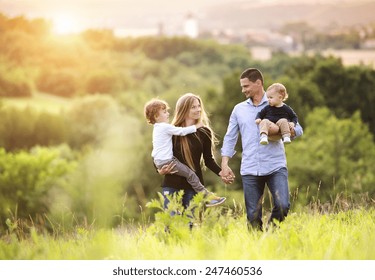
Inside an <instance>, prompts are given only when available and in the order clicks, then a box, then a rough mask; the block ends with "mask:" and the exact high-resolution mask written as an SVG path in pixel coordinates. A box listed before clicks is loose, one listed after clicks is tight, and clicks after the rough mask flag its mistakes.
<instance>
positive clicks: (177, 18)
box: [0, 0, 354, 33]
mask: <svg viewBox="0 0 375 280" xmlns="http://www.w3.org/2000/svg"><path fill="white" fill-rule="evenodd" d="M244 1H246V0H0V12H1V13H3V14H5V15H6V16H9V17H13V16H19V15H23V16H26V17H27V18H38V17H42V18H45V19H47V20H51V21H52V22H53V23H54V25H55V29H56V31H57V32H61V33H63V32H66V33H68V32H80V31H82V30H85V29H88V28H111V29H112V28H113V29H115V28H149V27H156V26H157V24H158V23H160V22H163V23H165V24H166V25H173V24H175V23H177V22H182V21H183V18H184V17H186V16H187V14H188V13H193V14H194V15H195V16H196V17H198V18H204V17H205V13H206V12H207V11H208V10H209V9H210V7H213V6H214V5H220V4H223V3H232V4H233V5H235V4H236V3H238V2H244ZM329 1H330V2H334V3H341V2H348V1H354V0H324V1H323V0H251V1H249V0H247V1H246V2H248V3H249V4H250V3H251V5H272V4H274V3H286V2H296V3H302V2H305V3H319V2H325V3H327V2H329Z"/></svg>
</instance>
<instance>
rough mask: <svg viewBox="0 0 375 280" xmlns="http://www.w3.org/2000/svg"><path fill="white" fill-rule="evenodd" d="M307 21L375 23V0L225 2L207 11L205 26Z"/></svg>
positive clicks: (266, 25)
mask: <svg viewBox="0 0 375 280" xmlns="http://www.w3.org/2000/svg"><path fill="white" fill-rule="evenodd" d="M296 21H305V22H307V23H309V24H310V25H311V26H313V27H315V28H316V29H322V28H326V27H327V26H340V27H347V26H353V25H357V24H368V23H375V1H372V2H362V3H361V2H358V3H356V2H350V3H349V2H347V3H340V4H336V5H335V4H332V3H327V4H326V3H317V4H276V5H269V6H265V5H254V4H252V3H251V2H250V1H249V2H245V1H244V2H241V3H236V4H235V5H233V4H222V5H217V6H214V7H211V9H210V10H209V11H207V14H206V18H205V21H204V22H202V24H201V26H202V28H209V29H212V28H219V29H222V28H232V29H237V28H239V29H243V28H267V29H269V28H277V27H280V26H281V25H283V24H284V23H286V22H296Z"/></svg>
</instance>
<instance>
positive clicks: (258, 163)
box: [221, 94, 303, 176]
mask: <svg viewBox="0 0 375 280" xmlns="http://www.w3.org/2000/svg"><path fill="white" fill-rule="evenodd" d="M267 104H268V100H267V97H266V94H264V95H263V98H262V101H261V102H260V104H259V105H258V106H255V105H254V104H253V102H252V100H251V99H250V98H249V99H247V100H246V101H244V102H241V103H239V104H237V105H236V106H235V107H234V109H233V111H232V114H231V116H230V118H229V125H228V129H227V132H226V134H225V136H224V141H223V147H222V149H221V155H222V156H228V157H233V155H234V154H235V153H236V151H235V150H234V148H235V145H236V143H237V140H238V136H239V133H240V134H241V141H242V160H241V170H240V173H241V175H242V176H243V175H255V176H263V175H268V174H271V173H273V172H274V171H276V170H278V169H280V168H282V167H286V155H285V150H284V144H283V142H282V140H279V141H269V144H268V145H261V144H259V141H260V136H259V126H258V125H257V124H256V123H255V117H256V115H257V113H258V112H259V111H260V110H262V109H263V108H264V107H265V106H266V105H267ZM295 132H296V137H298V136H301V135H302V134H303V129H302V127H301V126H300V125H299V123H297V125H296V127H295Z"/></svg>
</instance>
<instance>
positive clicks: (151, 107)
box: [144, 98, 169, 124]
mask: <svg viewBox="0 0 375 280" xmlns="http://www.w3.org/2000/svg"><path fill="white" fill-rule="evenodd" d="M165 109H166V110H168V109H169V106H168V103H167V102H165V101H164V100H161V99H158V98H153V99H151V100H150V101H148V102H147V103H146V104H145V107H144V114H145V117H146V120H147V122H148V123H149V124H154V123H156V118H157V116H158V113H159V111H160V110H165Z"/></svg>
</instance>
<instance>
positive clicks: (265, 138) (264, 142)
mask: <svg viewBox="0 0 375 280" xmlns="http://www.w3.org/2000/svg"><path fill="white" fill-rule="evenodd" d="M259 143H260V144H261V145H268V136H267V135H262V136H261V137H260V141H259Z"/></svg>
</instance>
